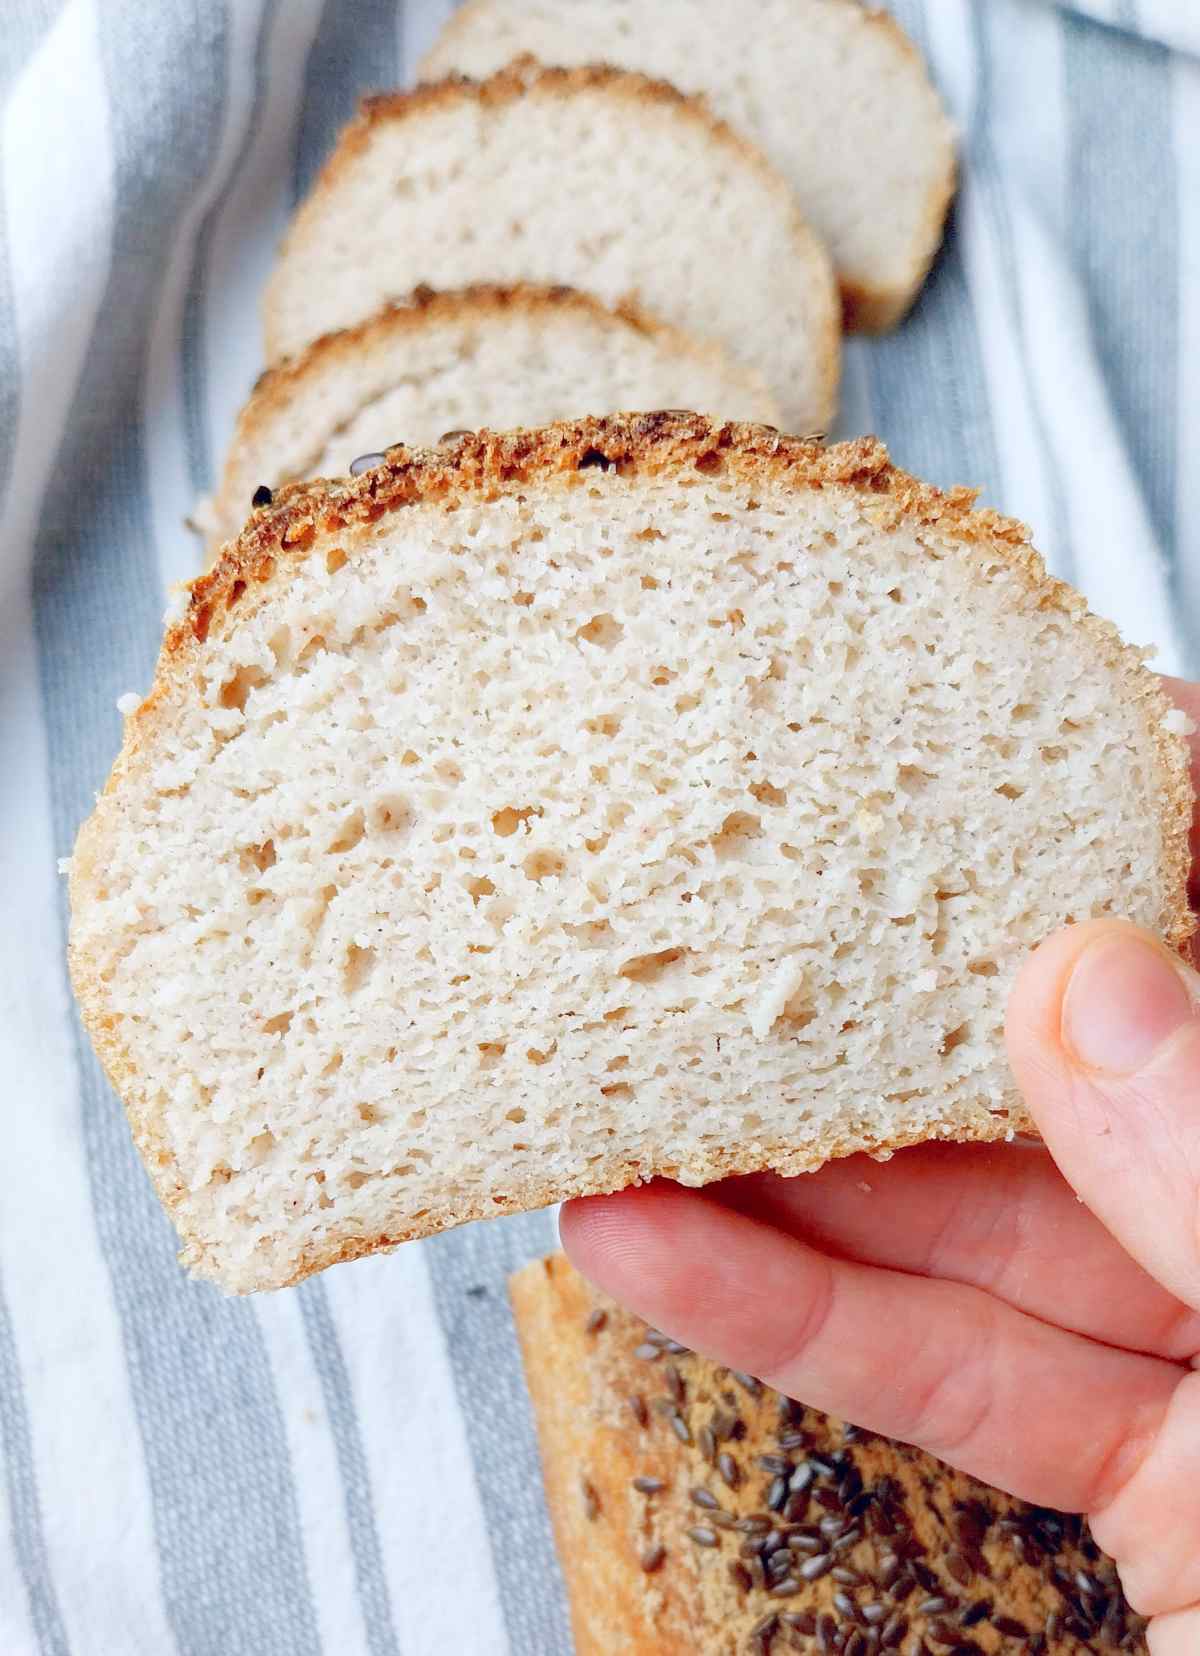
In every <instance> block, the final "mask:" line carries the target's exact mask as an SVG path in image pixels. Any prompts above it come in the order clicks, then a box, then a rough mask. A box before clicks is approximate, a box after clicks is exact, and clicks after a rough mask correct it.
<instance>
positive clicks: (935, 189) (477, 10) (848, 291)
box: [417, 0, 958, 334]
mask: <svg viewBox="0 0 1200 1656" xmlns="http://www.w3.org/2000/svg"><path fill="white" fill-rule="evenodd" d="M491 3H492V0H464V4H462V5H460V6H459V7H458V9H457V10H456V11H455V12H454V13H453V14H452V15H451V16H450V17H449V18H448V19H447V21H446V23H445V24H444V25H443V28H442V31H441V33H440V35H439V36H438V39H437V41H436V42H435V43H434V45H433V46H432V47H431V48H430V50H429V51H428V52H427V53H426V54H425V57H424V58H423V59H422V61H421V63H420V65H419V66H418V71H417V73H418V86H419V88H420V87H423V86H432V85H434V84H436V82H437V81H438V80H440V79H442V78H443V77H444V76H445V73H446V70H445V67H444V59H445V49H446V47H447V46H449V45H452V43H453V42H454V41H455V40H457V39H459V38H461V37H463V36H465V35H467V34H469V33H470V30H471V28H472V27H473V26H474V22H475V20H476V19H477V18H483V17H486V15H487V12H488V10H489V7H490V5H491ZM835 3H838V4H840V5H841V6H842V8H843V9H844V10H845V11H847V12H851V13H856V14H858V15H860V16H861V17H862V18H863V20H864V21H865V22H867V23H868V24H870V25H871V26H872V27H874V28H876V29H878V30H879V31H881V32H882V33H883V34H885V35H886V36H887V37H888V39H889V40H890V41H891V42H892V44H893V45H894V47H895V49H896V53H897V56H898V57H901V58H904V59H906V60H907V61H908V62H909V63H910V64H911V65H912V66H913V67H914V68H915V69H916V70H917V72H918V73H919V74H920V76H921V78H922V79H923V80H925V81H926V83H927V84H929V85H930V88H931V90H933V88H932V82H931V81H930V80H929V72H928V67H927V65H926V63H925V60H924V58H923V56H922V55H921V52H920V51H919V50H918V48H917V46H916V45H915V44H914V43H913V41H912V40H910V39H909V37H908V35H907V34H905V32H904V30H903V29H902V28H901V27H900V25H899V23H898V22H897V21H896V19H895V18H894V17H893V16H892V14H891V13H890V12H888V11H886V10H884V9H883V8H882V7H876V6H873V5H869V4H865V3H864V0H835ZM796 10H797V14H798V15H797V20H796V27H797V29H798V30H799V29H801V28H802V27H803V11H804V6H803V3H801V4H798V5H797V7H796ZM450 55H451V56H452V55H453V54H452V53H451V54H450ZM601 55H602V54H601ZM536 62H537V60H536V59H535V58H534V57H532V56H531V55H530V54H529V53H526V52H522V53H519V54H518V55H517V56H516V57H515V58H514V59H513V61H512V63H511V64H510V65H509V66H508V68H509V69H510V70H513V71H518V72H519V71H521V70H524V71H525V72H528V68H529V66H530V65H534V64H536ZM945 129H946V142H945V145H944V152H943V156H942V168H941V172H940V175H939V176H938V177H937V178H936V179H935V180H934V182H933V184H932V185H931V187H930V191H929V196H928V200H927V203H926V210H925V213H924V214H923V215H922V226H923V228H922V230H921V233H920V234H919V235H917V236H916V237H914V240H913V248H912V257H911V262H910V264H909V267H908V270H907V272H906V274H905V278H904V280H903V281H899V282H894V283H891V284H889V285H887V286H879V285H875V284H871V283H867V282H864V281H863V280H862V279H861V278H860V277H858V276H856V275H855V274H854V273H853V272H852V271H850V270H843V269H841V268H839V269H838V270H837V279H838V286H839V289H840V290H841V297H842V326H843V328H844V329H845V331H846V332H847V333H866V334H880V333H888V332H890V331H891V330H892V329H893V328H895V327H897V326H899V324H900V323H901V322H902V321H903V319H904V317H905V316H906V315H907V314H908V312H909V310H910V309H911V308H912V305H913V303H914V301H915V300H916V297H917V294H918V293H919V292H920V289H921V287H922V285H923V283H924V281H925V278H926V277H927V276H928V274H929V271H930V269H931V268H932V266H933V262H934V260H935V258H936V257H937V253H938V249H939V247H940V245H941V241H942V235H943V232H944V230H945V224H946V217H947V214H948V213H949V210H950V204H951V203H952V201H953V200H954V196H955V193H956V191H957V189H958V158H957V156H956V154H955V149H954V143H953V138H952V135H951V128H950V122H949V119H948V118H947V119H946V121H945ZM767 159H768V161H770V157H768V158H767Z"/></svg>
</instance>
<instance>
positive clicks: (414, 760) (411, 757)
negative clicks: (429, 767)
mask: <svg viewBox="0 0 1200 1656" xmlns="http://www.w3.org/2000/svg"><path fill="white" fill-rule="evenodd" d="M400 763H401V764H402V765H419V764H420V763H421V755H420V754H419V753H414V752H413V750H412V748H409V750H408V752H407V753H406V754H405V755H404V757H403V758H402V759H401V761H400Z"/></svg>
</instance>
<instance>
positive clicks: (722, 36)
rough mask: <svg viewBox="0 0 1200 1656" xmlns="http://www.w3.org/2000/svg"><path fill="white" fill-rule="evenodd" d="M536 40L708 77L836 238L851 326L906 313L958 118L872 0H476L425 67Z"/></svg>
mask: <svg viewBox="0 0 1200 1656" xmlns="http://www.w3.org/2000/svg"><path fill="white" fill-rule="evenodd" d="M524 54H531V55H532V56H533V57H535V58H537V59H539V60H540V61H541V62H543V63H561V64H580V63H588V62H592V61H598V60H602V61H604V62H606V63H613V64H617V65H619V66H620V67H622V68H626V69H636V70H640V71H641V72H642V73H643V74H647V75H658V76H661V77H662V79H663V80H668V81H673V82H674V83H675V85H676V86H679V87H681V88H682V89H683V90H684V91H685V92H694V93H702V94H703V95H704V96H705V97H706V98H707V99H708V100H709V102H710V103H711V105H712V107H713V109H714V111H715V112H716V113H717V114H718V115H719V116H721V117H722V119H724V120H726V121H728V122H729V124H730V126H731V127H733V129H734V130H735V131H737V132H744V133H745V134H746V136H747V137H748V138H750V139H752V140H753V142H754V143H756V144H757V145H758V146H759V147H760V148H761V149H762V150H763V151H764V153H765V154H766V155H768V156H769V157H770V159H771V160H772V161H773V162H774V164H775V166H777V167H778V168H779V170H780V172H781V173H782V174H783V175H784V177H785V178H786V179H787V180H788V182H789V183H790V184H791V185H792V188H793V189H794V190H795V192H796V195H797V197H798V199H799V201H800V205H801V207H802V209H803V211H804V213H805V215H806V217H807V218H808V221H809V223H810V224H811V225H812V226H813V228H814V229H815V230H816V231H817V232H818V234H819V235H821V236H823V237H824V239H825V241H826V243H827V244H828V246H829V248H830V249H831V251H832V253H833V259H834V263H835V265H836V266H837V271H838V276H839V278H840V280H841V284H842V292H843V297H844V300H845V311H846V320H847V323H848V325H849V326H851V327H858V328H865V329H869V330H875V329H881V328H888V327H891V326H893V325H894V324H895V323H896V322H898V321H899V320H900V318H901V316H902V315H903V314H904V312H905V311H906V310H907V309H908V307H909V305H910V304H911V303H912V300H913V297H914V295H915V294H916V291H917V289H918V288H919V287H920V285H921V282H922V281H923V280H924V277H925V273H926V271H927V270H928V268H929V265H930V261H931V260H932V258H933V255H934V253H935V251H936V249H937V245H938V242H939V241H940V240H941V235H942V225H943V222H944V220H945V216H946V209H947V207H948V206H949V204H950V199H951V197H952V195H953V193H954V173H955V163H954V139H953V132H952V129H951V125H950V122H949V120H948V119H947V117H946V114H945V111H944V110H943V108H942V105H941V102H940V100H939V98H938V95H937V93H936V92H935V91H934V89H933V87H932V86H931V85H930V82H929V77H928V75H927V74H926V71H925V67H924V65H923V63H922V62H921V58H920V55H919V54H918V52H917V51H916V49H915V48H914V47H913V46H912V44H911V43H910V41H909V40H908V39H907V38H906V36H905V35H904V34H903V32H902V31H901V29H900V28H899V27H898V26H897V24H896V23H895V22H894V21H893V20H892V18H891V17H889V16H888V15H887V13H886V12H883V11H877V10H868V9H867V8H866V7H864V6H863V5H862V4H860V0H754V4H753V5H748V6H740V7H734V6H730V5H729V4H728V0H655V3H654V5H652V6H647V5H646V4H645V3H644V0H467V3H466V4H465V5H464V6H462V7H461V8H460V9H459V10H458V11H457V12H455V13H454V15H453V16H452V17H451V19H450V21H449V22H448V23H447V25H446V28H445V30H444V31H443V33H442V36H441V38H440V39H439V40H438V42H437V43H436V45H435V46H434V48H433V50H432V51H431V52H430V54H429V56H428V57H427V58H426V60H425V63H424V66H423V73H424V74H425V76H426V77H427V78H432V77H435V76H440V75H447V74H451V73H455V72H457V73H459V74H466V75H477V76H478V75H489V74H492V73H493V72H494V71H495V70H497V69H499V68H501V67H502V66H503V65H504V64H507V63H510V62H512V61H513V60H514V59H516V58H519V57H521V56H522V55H524Z"/></svg>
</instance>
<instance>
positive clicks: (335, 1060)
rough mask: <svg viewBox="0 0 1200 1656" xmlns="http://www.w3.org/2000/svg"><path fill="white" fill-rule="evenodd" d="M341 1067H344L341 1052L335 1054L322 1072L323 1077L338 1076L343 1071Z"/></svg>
mask: <svg viewBox="0 0 1200 1656" xmlns="http://www.w3.org/2000/svg"><path fill="white" fill-rule="evenodd" d="M341 1067H342V1054H341V1053H340V1052H335V1053H334V1055H333V1057H332V1058H331V1059H330V1060H329V1062H328V1063H327V1064H326V1065H325V1068H324V1069H323V1070H322V1071H321V1075H322V1076H323V1077H325V1076H330V1075H336V1074H337V1072H338V1071H339V1070H340V1069H341Z"/></svg>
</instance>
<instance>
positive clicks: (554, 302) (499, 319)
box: [209, 287, 780, 551]
mask: <svg viewBox="0 0 1200 1656" xmlns="http://www.w3.org/2000/svg"><path fill="white" fill-rule="evenodd" d="M636 408H695V409H699V410H700V411H701V412H703V413H709V414H719V415H721V416H723V417H724V418H727V419H729V418H733V419H740V420H763V421H767V422H768V423H771V424H774V423H776V422H777V421H778V420H779V418H780V414H779V410H778V407H777V405H776V403H775V400H774V398H773V397H772V395H771V393H770V392H769V391H768V390H767V387H766V385H765V384H764V383H763V381H762V380H761V379H760V378H759V377H758V375H756V374H754V373H753V372H751V371H750V370H749V369H746V368H743V367H742V366H741V365H740V364H739V363H737V362H735V361H733V359H732V358H731V357H729V355H728V354H727V353H726V352H725V351H723V350H722V349H721V347H720V346H717V345H709V344H703V345H702V344H698V343H697V342H696V341H695V340H692V339H689V338H688V337H687V336H686V335H684V334H681V333H680V332H679V331H678V330H677V329H675V328H668V327H666V326H664V325H663V324H661V323H656V322H651V321H649V320H648V319H647V318H645V317H642V316H639V315H638V314H637V312H636V311H634V310H632V309H626V310H623V311H613V310H609V309H608V308H607V307H606V306H604V305H602V304H600V303H599V301H598V300H596V299H593V298H591V296H590V295H588V294H583V293H578V292H576V291H574V290H573V289H570V288H534V287H515V288H499V287H477V288H468V289H466V290H460V291H458V292H455V293H433V292H431V291H424V292H422V293H419V294H418V295H416V297H415V298H414V300H413V302H412V303H410V304H407V305H397V306H390V307H389V308H388V309H386V310H384V311H381V312H379V313H378V314H377V315H376V316H373V317H372V318H371V319H370V320H369V321H367V322H363V323H360V324H359V326H357V327H355V328H348V329H345V330H343V331H342V332H340V333H334V334H326V335H325V336H324V337H323V338H322V339H319V340H317V341H316V343H315V344H313V345H310V346H309V347H308V349H307V350H305V351H303V352H301V354H300V355H299V356H298V357H296V358H294V359H292V360H290V361H288V362H287V363H285V364H284V365H283V366H282V367H279V368H274V369H271V370H269V371H268V372H267V373H266V374H264V375H263V377H262V378H261V379H260V380H259V382H258V384H257V385H256V386H255V388H254V392H253V394H252V395H251V397H250V399H249V401H248V402H247V404H246V406H245V408H244V409H243V410H242V413H241V415H240V416H239V419H238V423H237V429H236V431H235V432H234V437H233V441H232V443H231V445H230V449H229V457H228V459H227V461H226V463H225V470H224V474H223V477H222V480H221V486H220V489H219V490H218V492H217V495H216V498H215V500H214V501H213V502H212V510H211V513H210V517H209V528H210V550H211V551H215V550H216V547H217V546H218V545H219V544H220V542H221V541H223V540H226V539H228V538H229V537H231V536H233V535H236V534H237V532H238V530H239V529H240V528H241V527H242V525H243V523H244V522H245V521H246V517H247V514H248V513H249V511H250V502H251V498H252V496H253V494H254V491H255V489H256V488H258V487H259V486H260V485H261V484H264V483H265V484H266V485H267V486H268V487H270V488H277V487H278V486H279V485H280V484H281V483H288V482H293V481H295V480H297V479H303V478H313V477H338V476H341V475H343V474H345V473H346V472H348V471H349V469H350V465H351V463H352V462H353V461H354V460H355V459H356V458H359V457H361V456H363V455H368V454H371V453H373V452H377V451H379V450H381V449H386V448H389V447H390V446H391V445H393V444H394V443H397V442H404V443H407V444H409V445H410V446H420V445H424V444H433V443H436V442H438V440H439V439H440V438H441V437H442V436H444V435H445V433H446V432H448V431H451V430H455V429H460V428H463V427H469V428H476V427H479V426H489V427H491V428H492V429H493V430H497V431H506V430H508V429H509V428H510V427H514V426H520V425H526V426H533V425H546V424H548V423H549V422H550V421H551V420H562V419H568V418H570V417H572V416H574V415H580V414H610V413H616V412H619V411H620V410H622V409H636Z"/></svg>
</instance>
